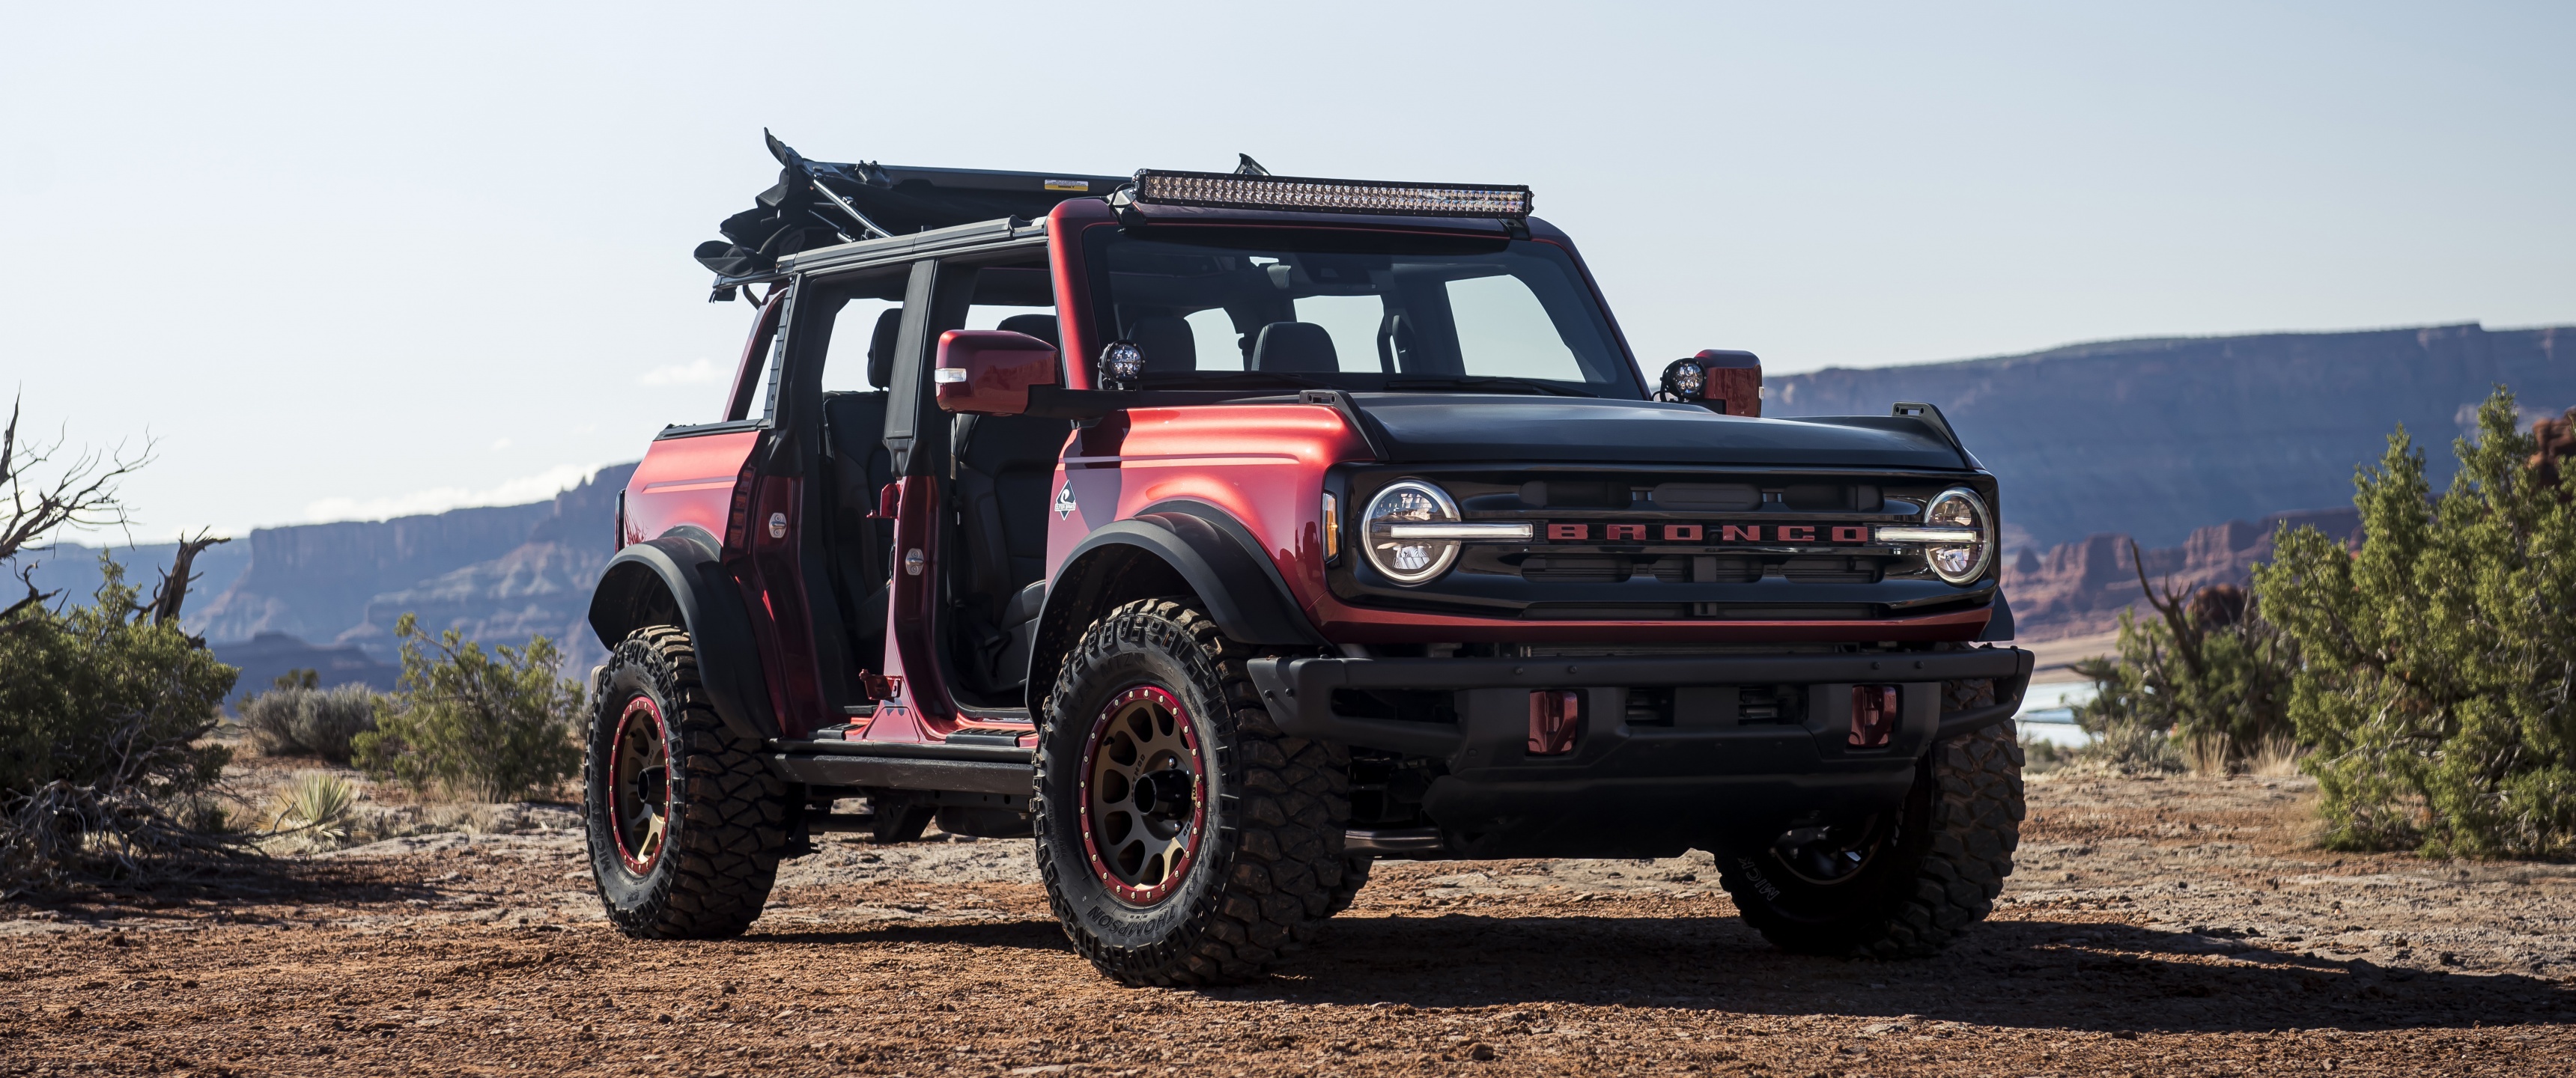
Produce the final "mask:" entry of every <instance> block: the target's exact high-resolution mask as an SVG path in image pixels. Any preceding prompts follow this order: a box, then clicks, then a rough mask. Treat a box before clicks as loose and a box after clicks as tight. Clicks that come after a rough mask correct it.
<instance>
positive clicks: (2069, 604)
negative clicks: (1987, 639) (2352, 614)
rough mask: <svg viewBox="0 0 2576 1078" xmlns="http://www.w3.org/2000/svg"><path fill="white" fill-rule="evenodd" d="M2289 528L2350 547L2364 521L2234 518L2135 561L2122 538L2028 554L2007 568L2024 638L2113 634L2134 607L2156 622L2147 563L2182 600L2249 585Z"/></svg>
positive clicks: (2327, 514)
mask: <svg viewBox="0 0 2576 1078" xmlns="http://www.w3.org/2000/svg"><path fill="white" fill-rule="evenodd" d="M2283 525H2287V526H2289V527H2293V528H2297V527H2301V526H2306V527H2313V528H2315V529H2317V530H2318V531H2322V532H2324V533H2326V534H2327V535H2330V536H2333V537H2334V538H2336V539H2338V540H2341V541H2343V542H2345V543H2347V544H2348V543H2351V542H2353V541H2354V540H2356V539H2357V538H2359V535H2360V532H2361V515H2360V514H2359V513H2357V512H2354V511H2353V510H2352V509H2350V508H2344V509H2311V510H2304V511H2300V512H2292V513H2275V514H2272V515H2270V516H2267V517H2264V518H2262V519H2261V520H2255V521H2243V520H2231V521H2228V522H2227V523H2225V524H2216V525H2212V526H2210V527H2206V528H2199V529H2195V530H2194V531H2193V532H2192V533H2191V536H2190V538H2188V539H2185V540H2184V541H2183V544H2182V545H2181V546H2173V547H2163V548H2158V549H2153V550H2150V549H2145V548H2144V544H2140V549H2139V550H2138V552H2137V553H2138V557H2137V558H2134V559H2133V558H2131V557H2130V554H2129V551H2130V546H2129V544H2130V539H2129V537H2128V536H2126V535H2121V534H2119V533H2116V532H2099V533H2096V534H2093V535H2088V536H2085V537H2084V539H2083V540H2082V541H2080V542H2074V543H2067V544H2064V545H2062V546H2058V547H2056V548H2054V549H2051V550H2050V551H2049V552H2048V553H2046V554H2040V553H2038V552H2036V551H2032V550H2029V549H2027V548H2025V549H2023V550H2022V551H2021V553H2020V554H2019V555H2018V556H2017V557H2015V558H2014V559H2013V560H2012V561H2011V562H2010V563H2009V564H2007V565H2006V566H2005V568H2004V594H2005V595H2006V596H2009V597H2010V598H2011V599H2012V608H2013V621H2014V628H2015V632H2016V635H2017V636H2018V638H2019V639H2021V640H2025V641H2037V640H2056V639H2060V638H2064V637H2069V636H2086V635H2090V634H2093V633H2100V632H2108V631H2110V630H2112V629H2116V628H2118V627H2119V625H2120V611H2122V610H2126V609H2129V608H2130V607H2133V606H2134V607H2137V608H2138V610H2139V612H2140V613H2141V614H2142V615H2149V616H2151V611H2149V610H2148V608H2147V607H2146V606H2145V605H2144V603H2145V599H2146V594H2145V592H2144V591H2143V590H2141V589H2140V588H2139V586H2138V569H2137V567H2138V563H2139V562H2140V561H2143V562H2145V563H2146V570H2147V580H2148V581H2149V582H2150V583H2152V584H2154V585H2155V586H2156V587H2157V588H2158V589H2164V588H2168V587H2170V588H2171V589H2172V590H2173V591H2174V593H2176V594H2178V595H2189V594H2191V593H2192V592H2194V591H2197V590H2199V589H2201V588H2205V587H2209V586H2211V585H2213V584H2234V585H2237V586H2240V587H2242V586H2244V585H2246V584H2248V583H2250V582H2252V580H2253V568H2254V565H2255V564H2256V563H2258V562H2268V561H2270V560H2272V539H2273V537H2274V536H2275V535H2277V534H2279V531H2280V529H2281V527H2282V526H2283Z"/></svg>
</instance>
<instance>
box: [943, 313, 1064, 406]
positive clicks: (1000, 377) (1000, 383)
mask: <svg viewBox="0 0 2576 1078" xmlns="http://www.w3.org/2000/svg"><path fill="white" fill-rule="evenodd" d="M931 382H932V383H934V385H935V386H936V387H937V392H938V400H939V406H940V407H941V408H943V409H946V410H948V411H951V412H961V413H964V414H966V415H1021V414H1023V413H1026V412H1027V411H1028V410H1029V387H1031V386H1051V385H1055V384H1056V377H1055V347H1054V346H1053V345H1050V344H1048V343H1047V342H1045V341H1041V340H1039V339H1037V338H1035V337H1032V336H1029V335H1028V334H1026V333H1012V332H1009V331H1007V330H998V329H952V330H949V331H948V332H946V333H942V334H940V335H939V365H938V366H937V367H936V368H934V369H932V371H931Z"/></svg>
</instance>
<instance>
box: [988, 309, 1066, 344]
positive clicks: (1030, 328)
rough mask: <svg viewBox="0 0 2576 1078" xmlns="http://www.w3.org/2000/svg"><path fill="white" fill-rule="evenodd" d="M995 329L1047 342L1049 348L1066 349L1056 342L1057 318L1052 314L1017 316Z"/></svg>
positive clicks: (1005, 320)
mask: <svg viewBox="0 0 2576 1078" xmlns="http://www.w3.org/2000/svg"><path fill="white" fill-rule="evenodd" d="M993 328H994V329H998V330H1004V331H1007V332H1011V333H1026V334H1028V335H1029V336H1032V337H1035V338H1037V339H1039V340H1041V341H1045V342H1047V345H1048V346H1049V347H1054V348H1062V347H1064V346H1063V345H1061V344H1058V343H1057V342H1056V339H1055V316H1054V315H1051V314H1015V315H1012V316H1010V317H1009V318H1005V319H1003V320H1002V323H1001V324H1000V325H997V326H994V327H993Z"/></svg>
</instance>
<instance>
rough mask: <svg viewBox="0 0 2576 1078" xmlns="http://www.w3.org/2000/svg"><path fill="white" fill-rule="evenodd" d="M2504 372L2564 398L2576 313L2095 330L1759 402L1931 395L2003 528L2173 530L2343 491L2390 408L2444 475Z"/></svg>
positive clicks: (1835, 405) (2079, 534) (2020, 543)
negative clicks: (2522, 324) (2298, 326)
mask: <svg viewBox="0 0 2576 1078" xmlns="http://www.w3.org/2000/svg"><path fill="white" fill-rule="evenodd" d="M2497 383H2503V384H2505V385H2508V386H2511V387H2512V388H2513V389H2514V391H2515V392H2516V393H2517V394H2518V395H2519V402H2520V404H2521V405H2522V406H2523V409H2524V413H2525V414H2526V415H2527V416H2538V415H2544V414H2556V413H2558V412H2560V411H2562V410H2564V409H2566V408H2567V407H2568V406H2570V405H2576V327H2563V326H2562V327H2555V328H2548V329H2519V330H2494V331H2489V330H2486V329H2483V328H2480V327H2478V326H2475V325H2463V326H2439V327H2432V328H2426V329H2393V330H2374V331H2369V332H2359V333H2269V334H2260V335H2255V336H2243V337H2194V338H2174V339H2164V340H2135V341H2106V342H2102V343H2097V344H2081V345H2074V346H2071V347H2066V348H2057V349H2052V350H2049V351H2046V352H2035V353H2032V354H2029V355H2021V356H2002V357H1997V358H1993V359H1975V360H1967V361H1964V362H1957V363H1935V364H1926V365H1922V366H1907V367H1882V368H1872V369H1868V370H1845V369H1831V370H1822V371H1815V372H1812V373H1807V374H1792V375H1783V376H1780V377H1777V378H1773V379H1771V388H1772V396H1771V400H1770V402H1769V404H1768V405H1767V406H1766V411H1768V412H1769V413H1770V414H1772V415H1782V416H1790V415H1885V414H1887V408H1888V405H1889V404H1891V403H1893V402H1895V401H1929V402H1931V403H1933V404H1935V405H1938V406H1939V407H1940V408H1941V410H1942V412H1943V413H1944V414H1945V415H1947V416H1948V417H1949V419H1950V422H1951V424H1952V425H1953V426H1954V427H1956V428H1957V429H1958V431H1959V435H1960V438H1961V440H1963V441H1965V442H1966V443H1967V445H1968V448H1969V450H1971V451H1972V452H1974V453H1976V454H1977V456H1978V457H1979V458H1980V459H1981V460H1983V461H1984V463H1985V464H1986V466H1987V467H1988V468H1991V469H1993V470H1994V472H1995V474H1996V476H1997V477H1998V478H2000V479H2001V480H2002V482H2003V506H2002V511H2003V518H2004V523H2005V526H2006V529H2007V530H2006V535H2005V541H2006V546H2007V547H2009V548H2013V549H2015V550H2019V549H2024V548H2034V549H2038V550H2045V549H2047V548H2049V547H2052V546H2056V545H2058V544H2061V543H2074V542H2078V541H2079V540H2083V538H2084V537H2085V536H2087V535H2090V534H2093V533H2096V532H2121V533H2126V534H2129V535H2134V536H2136V537H2137V538H2138V541H2139V542H2140V543H2142V544H2145V545H2148V546H2172V545H2174V544H2177V543H2181V542H2183V541H2184V537H2185V536H2186V535H2187V534H2189V533H2190V532H2191V530H2192V529H2193V528H2194V527H2196V526H2198V525H2201V524H2204V523H2207V522H2209V521H2213V520H2228V519H2231V518H2233V519H2255V518H2261V517H2264V516H2266V515H2268V514H2273V513H2281V512H2286V511H2289V510H2293V509H2299V508H2302V507H2307V506H2319V505H2336V504H2341V503H2344V502H2347V501H2349V500H2350V499H2351V497H2352V475H2353V467H2354V465H2356V464H2360V463H2363V462H2368V461H2375V460H2377V459H2379V455H2380V453H2381V452H2382V451H2383V450H2384V449H2385V448H2386V439H2387V436H2388V433H2389V432H2390V431H2391V430H2394V429H2395V428H2396V427H2397V425H2398V424H2400V423H2403V424H2405V425H2406V429H2407V430H2408V431H2409V432H2411V433H2412V434H2413V435H2414V437H2415V441H2416V444H2417V445H2419V446H2423V447H2424V448H2425V449H2426V450H2427V457H2428V460H2427V464H2428V465H2430V467H2431V471H2432V472H2433V473H2434V476H2433V477H2434V480H2435V482H2436V483H2437V484H2438V483H2442V482H2447V481H2448V477H2449V473H2450V469H2451V466H2452V462H2451V456H2450V452H2449V444H2450V440H2451V439H2452V438H2454V437H2457V436H2459V435H2460V434H2461V433H2462V432H2464V431H2465V430H2467V429H2470V428H2471V427H2473V426H2474V422H2475V413H2476V406H2477V403H2478V402H2479V401H2481V400H2484V399H2485V398H2486V395H2487V393H2488V391H2489V390H2490V389H2491V388H2492V387H2494V386H2495V385H2496V384H2497Z"/></svg>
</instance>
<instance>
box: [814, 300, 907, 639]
mask: <svg viewBox="0 0 2576 1078" xmlns="http://www.w3.org/2000/svg"><path fill="white" fill-rule="evenodd" d="M902 324H903V311H902V310H901V309H895V310H889V311H886V312H885V313H883V314H880V315H878V316H877V324H876V328H875V331H874V332H873V333H871V334H870V335H869V339H868V354H867V367H868V384H869V385H872V386H875V387H876V389H875V391H873V392H862V393H848V392H842V393H826V394H824V395H823V432H824V445H825V448H826V450H827V451H828V452H829V453H830V458H831V463H830V467H831V475H832V514H831V525H832V550H833V563H834V568H835V570H836V571H837V572H839V573H840V587H839V588H838V589H837V590H838V592H839V594H840V595H841V596H842V598H843V600H844V601H843V604H842V611H841V615H842V617H843V619H844V620H846V621H847V622H848V623H849V627H850V633H851V640H852V646H853V647H854V648H855V649H856V651H857V654H856V655H855V656H854V657H853V658H854V661H855V662H856V663H857V665H858V666H859V668H860V669H863V670H877V669H882V668H883V665H884V662H885V658H884V656H885V626H886V599H887V587H886V585H887V582H888V581H890V580H891V579H892V578H893V573H894V522H893V521H890V520H872V519H869V514H870V513H873V512H874V511H875V510H876V505H877V492H878V491H881V490H884V489H885V488H886V486H887V485H888V484H890V483H893V482H894V479H895V476H894V454H892V453H890V452H887V451H886V447H885V418H886V387H887V386H889V385H891V384H893V382H894V345H895V331H896V330H897V329H898V328H899V327H900V326H901V325H902Z"/></svg>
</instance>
